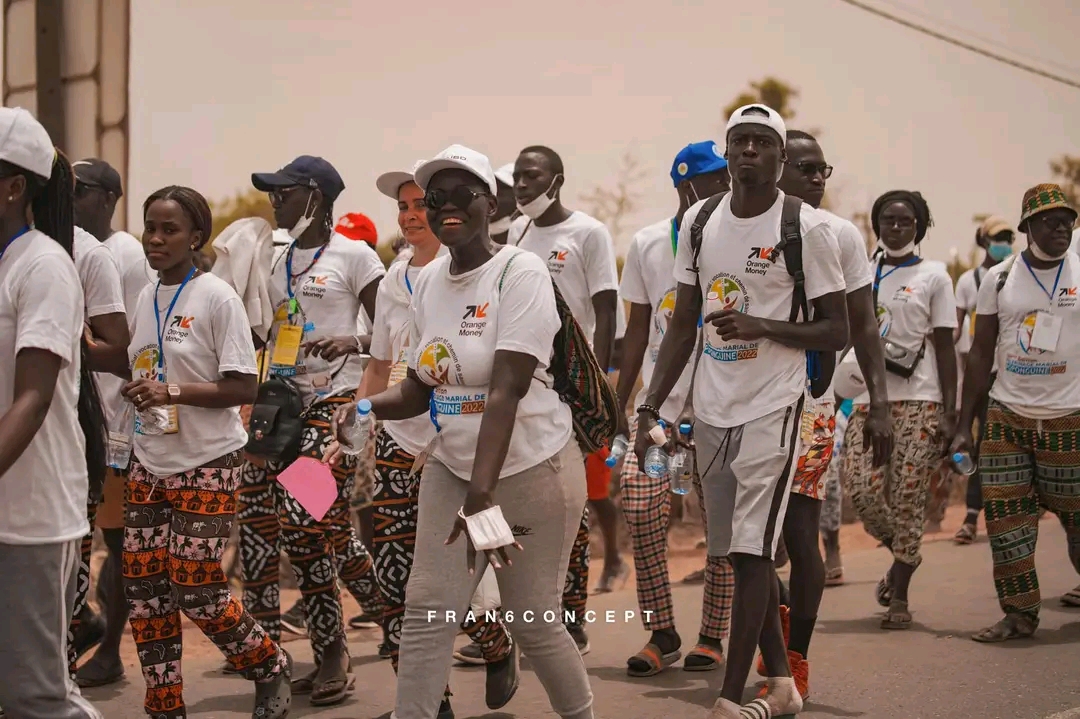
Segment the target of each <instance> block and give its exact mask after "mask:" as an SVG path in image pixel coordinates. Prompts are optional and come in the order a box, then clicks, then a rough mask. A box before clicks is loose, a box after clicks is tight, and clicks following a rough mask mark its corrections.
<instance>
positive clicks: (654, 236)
mask: <svg viewBox="0 0 1080 719" xmlns="http://www.w3.org/2000/svg"><path fill="white" fill-rule="evenodd" d="M671 231H672V220H671V219H667V220H661V221H660V222H657V223H654V224H652V225H649V226H648V227H646V228H644V229H642V230H641V231H639V232H638V233H637V234H636V235H634V238H633V239H632V240H631V241H630V251H629V253H628V254H627V255H626V264H624V265H623V273H622V284H621V285H620V286H619V294H620V295H621V296H622V298H623V299H624V300H626V301H627V302H630V303H633V304H638V305H648V306H649V307H650V308H651V311H652V315H653V317H652V322H651V323H649V346H648V347H647V348H646V349H645V357H644V358H643V360H642V363H641V381H642V384H643V386H642V388H641V391H640V392H639V393H638V396H637V399H636V400H635V403H636V404H638V405H640V404H641V403H642V402H644V401H645V395H646V394H648V391H649V390H648V388H649V383H650V382H651V381H652V376H653V372H655V371H656V356H657V353H658V352H659V351H660V342H661V340H663V339H664V334H665V333H666V332H667V328H668V324H669V323H670V322H671V314H672V312H674V310H675V290H676V282H675V277H674V274H673V273H674V271H675V248H673V247H672V246H671V245H672V243H671ZM693 374H694V369H693V362H692V361H691V362H690V363H689V364H687V366H686V368H685V369H684V370H683V373H682V374H681V375H680V376H679V380H678V381H677V382H676V383H675V386H674V387H673V388H672V390H671V394H670V395H668V398H667V400H666V401H665V402H664V405H663V406H662V407H661V408H660V415H661V416H662V417H663V418H664V419H665V421H667V422H668V423H669V426H670V423H672V422H674V421H676V420H678V419H679V415H680V414H682V410H683V407H684V406H685V405H686V394H687V392H689V391H690V380H691V378H692V377H693Z"/></svg>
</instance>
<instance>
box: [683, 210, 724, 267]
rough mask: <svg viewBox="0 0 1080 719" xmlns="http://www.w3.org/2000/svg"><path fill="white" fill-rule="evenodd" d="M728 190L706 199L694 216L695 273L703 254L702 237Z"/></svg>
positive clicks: (692, 226)
mask: <svg viewBox="0 0 1080 719" xmlns="http://www.w3.org/2000/svg"><path fill="white" fill-rule="evenodd" d="M726 194H727V193H726V192H721V193H720V194H719V195H713V196H712V197H710V198H709V199H707V200H705V204H703V205H702V206H701V209H700V210H698V213H697V216H695V217H694V222H693V224H692V225H690V250H691V251H692V252H693V256H694V260H693V262H694V264H693V266H692V267H691V269H692V270H693V272H694V274H695V275H696V274H698V270H699V269H700V268H699V267H698V257H700V256H701V239H702V237H703V236H704V234H705V225H707V224H709V218H710V217H712V214H713V213H714V212H716V208H717V207H719V206H720V202H721V201H723V199H724V195H726Z"/></svg>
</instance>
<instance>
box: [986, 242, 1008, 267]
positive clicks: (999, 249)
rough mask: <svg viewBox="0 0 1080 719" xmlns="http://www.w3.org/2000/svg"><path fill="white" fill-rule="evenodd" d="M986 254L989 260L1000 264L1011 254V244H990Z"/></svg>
mask: <svg viewBox="0 0 1080 719" xmlns="http://www.w3.org/2000/svg"><path fill="white" fill-rule="evenodd" d="M986 254H988V255H990V258H991V259H993V260H997V261H998V262H1001V261H1002V260H1004V259H1005V258H1007V257H1008V256H1009V255H1011V254H1012V243H1010V242H991V243H990V244H989V245H987V247H986Z"/></svg>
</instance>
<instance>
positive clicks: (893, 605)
mask: <svg viewBox="0 0 1080 719" xmlns="http://www.w3.org/2000/svg"><path fill="white" fill-rule="evenodd" d="M881 628H882V629H911V612H910V611H908V603H907V602H902V601H900V600H899V599H894V600H892V601H891V602H889V611H887V612H885V616H884V617H882V618H881Z"/></svg>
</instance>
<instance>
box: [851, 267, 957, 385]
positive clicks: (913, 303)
mask: <svg viewBox="0 0 1080 719" xmlns="http://www.w3.org/2000/svg"><path fill="white" fill-rule="evenodd" d="M876 272H877V270H876V268H875V277H876V276H877V275H876ZM877 321H878V329H879V330H880V331H881V336H882V337H885V338H887V339H888V340H889V341H891V342H892V343H894V344H896V345H898V346H900V347H904V348H905V349H909V350H912V351H915V352H917V351H918V350H919V348H920V347H925V350H924V352H923V357H922V359H921V360H919V363H918V364H917V365H916V366H915V372H914V374H912V375H911V377H909V378H908V379H904V378H903V377H900V376H899V375H897V374H895V373H893V372H886V373H885V386H886V388H887V389H888V392H889V401H890V402H901V401H924V402H940V401H941V399H942V398H941V382H940V381H938V371H937V354H936V352H935V350H934V342H933V338H932V335H933V332H934V329H936V328H948V329H955V328H956V299H955V297H954V296H953V288H952V278H951V277H949V272H948V270H946V269H945V265H944V263H942V262H937V261H935V260H925V259H924V260H923V261H922V262H919V263H918V264H914V265H910V266H908V267H899V266H893V265H884V266H883V267H882V271H881V282H880V284H879V285H878V306H877ZM924 343H925V344H924ZM869 402H870V395H869V394H868V393H866V392H864V393H862V394H861V395H859V396H858V397H856V398H855V404H869Z"/></svg>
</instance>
